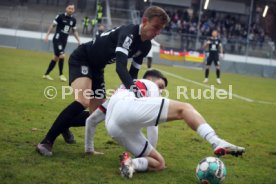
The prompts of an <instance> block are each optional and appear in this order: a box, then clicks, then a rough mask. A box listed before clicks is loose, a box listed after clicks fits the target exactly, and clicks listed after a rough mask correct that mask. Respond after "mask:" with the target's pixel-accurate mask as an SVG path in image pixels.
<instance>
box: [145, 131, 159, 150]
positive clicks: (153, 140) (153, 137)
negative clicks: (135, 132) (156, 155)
mask: <svg viewBox="0 0 276 184" xmlns="http://www.w3.org/2000/svg"><path fill="white" fill-rule="evenodd" d="M147 138H148V140H149V143H150V144H151V145H152V146H153V147H154V148H156V147H157V141H158V126H149V127H147Z"/></svg>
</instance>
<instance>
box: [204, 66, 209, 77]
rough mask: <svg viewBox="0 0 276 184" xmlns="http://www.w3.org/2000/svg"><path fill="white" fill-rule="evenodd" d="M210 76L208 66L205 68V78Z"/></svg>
mask: <svg viewBox="0 0 276 184" xmlns="http://www.w3.org/2000/svg"><path fill="white" fill-rule="evenodd" d="M208 77H209V68H206V69H205V78H208Z"/></svg>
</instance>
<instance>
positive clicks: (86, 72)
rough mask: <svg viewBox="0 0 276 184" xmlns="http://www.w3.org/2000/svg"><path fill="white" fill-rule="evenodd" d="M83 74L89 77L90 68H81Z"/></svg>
mask: <svg viewBox="0 0 276 184" xmlns="http://www.w3.org/2000/svg"><path fill="white" fill-rule="evenodd" d="M81 73H82V74H83V75H87V74H88V67H87V66H81Z"/></svg>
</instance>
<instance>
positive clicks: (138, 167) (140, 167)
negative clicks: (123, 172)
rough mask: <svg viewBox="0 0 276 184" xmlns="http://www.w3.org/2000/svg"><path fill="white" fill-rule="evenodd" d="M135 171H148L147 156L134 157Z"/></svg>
mask: <svg viewBox="0 0 276 184" xmlns="http://www.w3.org/2000/svg"><path fill="white" fill-rule="evenodd" d="M132 163H133V165H134V169H135V171H146V170H147V169H148V165H149V162H148V160H147V159H146V158H145V157H141V158H134V159H132Z"/></svg>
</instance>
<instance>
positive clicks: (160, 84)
mask: <svg viewBox="0 0 276 184" xmlns="http://www.w3.org/2000/svg"><path fill="white" fill-rule="evenodd" d="M154 83H155V84H156V85H157V86H158V88H159V92H160V94H161V93H162V92H163V90H164V89H165V88H166V84H165V81H164V80H163V79H160V78H159V79H156V80H155V81H154Z"/></svg>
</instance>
